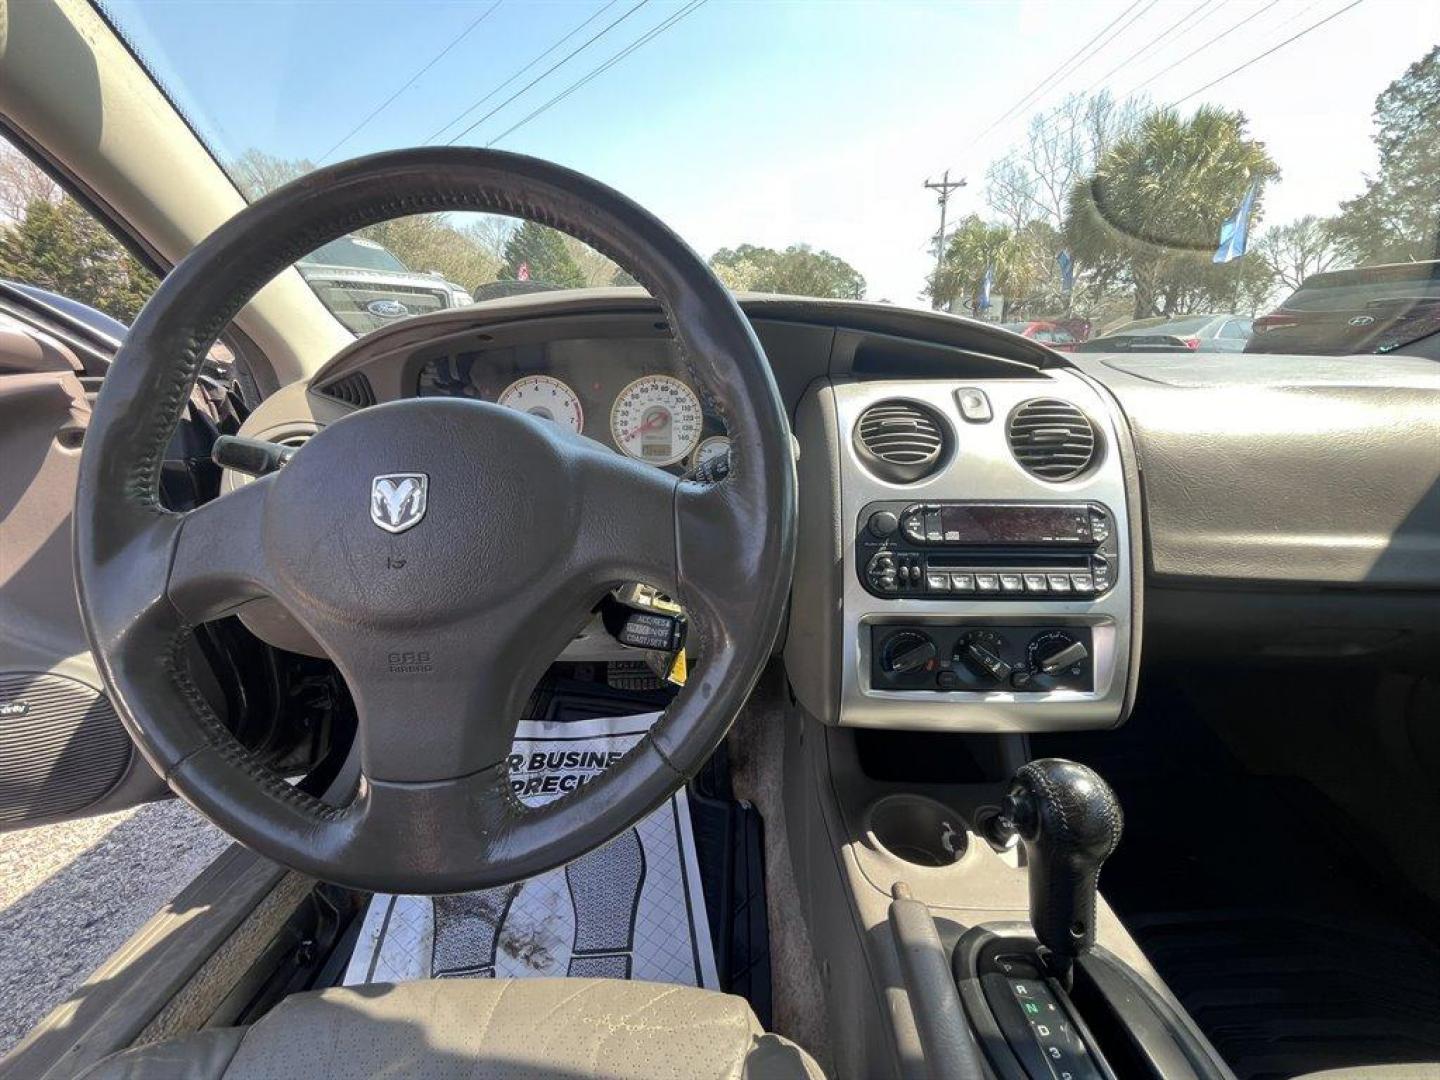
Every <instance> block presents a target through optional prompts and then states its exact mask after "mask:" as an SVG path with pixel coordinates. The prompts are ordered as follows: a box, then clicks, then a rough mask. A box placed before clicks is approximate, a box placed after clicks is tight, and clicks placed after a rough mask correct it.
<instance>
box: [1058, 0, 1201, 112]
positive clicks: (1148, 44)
mask: <svg viewBox="0 0 1440 1080" xmlns="http://www.w3.org/2000/svg"><path fill="white" fill-rule="evenodd" d="M1214 2H1215V0H1200V3H1198V4H1196V5H1195V6H1194V7H1193V8H1191V9H1190V10H1189V11H1187V12H1186V13H1185V14H1184V15H1181V16H1180V18H1178V19H1176V20H1175V21H1174V22H1173V23H1171V24H1170V25H1169V26H1168V27H1166V28H1165V29H1164V30H1162V31H1161V32H1160V33H1158V34H1156V35H1155V36H1154V37H1153V38H1151V39H1150V40H1149V41H1147V42H1145V44H1144V45H1141V46H1140V47H1139V48H1138V49H1136V50H1135V51H1134V52H1132V53H1131V54H1130V55H1129V56H1127V57H1125V59H1124V60H1121V61H1120V63H1118V64H1116V65H1115V66H1114V67H1113V68H1111V69H1110V70H1109V71H1107V72H1106V73H1105V74H1104V75H1101V76H1100V78H1098V79H1096V80H1095V81H1094V82H1092V83H1091V84H1090V85H1089V86H1087V87H1086V88H1085V89H1084V90H1081V91H1080V93H1081V95H1082V96H1084V95H1086V94H1089V93H1090V91H1092V90H1094V89H1095V88H1096V87H1097V86H1099V85H1100V84H1101V83H1103V82H1104V81H1105V80H1106V79H1108V78H1110V76H1111V75H1114V74H1115V73H1116V72H1117V71H1119V70H1120V69H1121V68H1123V67H1124V66H1125V65H1126V64H1128V63H1130V61H1132V60H1134V59H1135V58H1136V57H1137V56H1139V55H1140V54H1141V53H1143V52H1144V51H1145V50H1146V49H1153V48H1154V47H1155V46H1156V45H1158V44H1159V43H1160V42H1162V41H1164V40H1165V39H1166V38H1168V37H1169V36H1170V35H1171V34H1173V33H1174V32H1175V30H1176V29H1177V28H1178V27H1179V26H1180V24H1181V23H1185V22H1189V21H1190V20H1191V19H1193V18H1194V17H1195V15H1196V14H1197V13H1198V12H1200V11H1201V10H1202V9H1203V8H1207V7H1209V6H1210V5H1211V4H1213V3H1214ZM1222 6H1223V5H1222ZM1202 21H1203V20H1202ZM1197 25H1198V24H1197Z"/></svg>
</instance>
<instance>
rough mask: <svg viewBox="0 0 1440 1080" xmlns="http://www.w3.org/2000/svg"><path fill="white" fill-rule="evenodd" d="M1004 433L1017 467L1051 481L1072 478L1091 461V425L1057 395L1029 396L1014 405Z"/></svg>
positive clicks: (1094, 442)
mask: <svg viewBox="0 0 1440 1080" xmlns="http://www.w3.org/2000/svg"><path fill="white" fill-rule="evenodd" d="M1006 435H1007V436H1008V437H1009V439H1010V452H1011V453H1012V454H1014V455H1015V460H1016V461H1017V462H1019V463H1020V467H1021V468H1022V469H1024V470H1025V471H1026V472H1028V473H1029V474H1030V475H1031V476H1037V477H1039V478H1040V479H1041V480H1048V481H1050V482H1051V483H1060V482H1061V481H1064V480H1073V479H1074V478H1075V477H1077V476H1079V475H1080V474H1081V473H1083V472H1084V471H1085V470H1086V469H1088V468H1089V467H1090V466H1091V465H1092V464H1093V463H1094V461H1095V452H1096V447H1097V442H1098V440H1097V437H1096V434H1095V425H1094V424H1092V423H1090V418H1089V417H1087V416H1086V415H1085V414H1084V413H1083V412H1081V411H1080V410H1079V409H1077V408H1076V407H1075V406H1074V405H1072V404H1070V402H1068V401H1061V400H1059V399H1058V398H1031V399H1030V400H1029V401H1025V402H1022V403H1021V404H1019V405H1017V406H1016V407H1015V411H1014V412H1012V413H1011V414H1010V424H1009V426H1008V427H1007V428H1006Z"/></svg>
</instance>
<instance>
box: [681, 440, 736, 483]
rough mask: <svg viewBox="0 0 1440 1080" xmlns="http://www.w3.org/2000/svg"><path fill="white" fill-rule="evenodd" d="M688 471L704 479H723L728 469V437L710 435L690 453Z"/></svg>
mask: <svg viewBox="0 0 1440 1080" xmlns="http://www.w3.org/2000/svg"><path fill="white" fill-rule="evenodd" d="M690 471H691V472H693V473H696V474H698V475H700V476H701V477H702V478H703V479H706V480H723V479H724V478H725V475H726V474H727V473H728V472H729V471H730V437H729V436H728V435H711V436H710V437H709V438H708V439H706V440H705V441H704V442H702V443H701V444H700V445H699V446H697V447H696V448H695V453H693V454H691V455H690Z"/></svg>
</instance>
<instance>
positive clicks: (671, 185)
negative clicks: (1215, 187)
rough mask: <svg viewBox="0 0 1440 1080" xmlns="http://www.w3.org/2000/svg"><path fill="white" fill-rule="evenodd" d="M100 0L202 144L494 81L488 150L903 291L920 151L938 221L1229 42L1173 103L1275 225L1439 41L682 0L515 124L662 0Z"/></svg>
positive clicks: (1148, 17)
mask: <svg viewBox="0 0 1440 1080" xmlns="http://www.w3.org/2000/svg"><path fill="white" fill-rule="evenodd" d="M637 5H638V6H637ZM1351 5H1353V6H1351ZM102 6H103V7H104V8H105V9H106V11H107V12H109V14H110V15H111V17H112V18H113V19H114V21H115V22H116V23H117V24H118V25H119V26H120V27H121V29H122V31H123V32H124V33H125V34H126V35H127V37H128V38H129V39H130V41H131V43H132V45H133V46H134V48H135V49H136V50H137V51H138V52H139V53H140V55H141V56H142V58H143V59H145V61H146V62H147V64H148V65H149V66H150V68H151V70H152V71H153V72H154V73H155V74H156V76H157V78H158V79H159V80H160V81H161V83H162V84H163V85H164V86H165V87H166V89H167V90H169V91H170V92H171V94H172V96H173V97H174V98H175V100H176V101H177V102H178V103H179V104H180V106H181V108H182V110H183V111H184V112H185V113H186V114H187V116H188V117H189V119H190V120H191V122H192V123H193V124H194V125H195V126H196V128H197V130H199V131H200V133H201V135H202V137H204V138H205V139H206V141H207V142H208V143H209V144H210V146H211V148H212V150H213V151H214V152H215V153H216V154H217V156H219V157H220V158H221V159H222V160H224V159H228V158H233V157H236V156H238V155H239V154H240V153H242V152H243V151H245V150H246V149H248V148H250V147H256V148H259V149H261V150H263V151H265V152H267V153H270V154H274V155H277V156H279V157H286V158H309V159H311V160H315V161H318V162H321V163H328V162H330V161H335V160H340V159H343V158H346V157H351V156H355V155H358V154H362V153H366V152H370V151H375V150H381V149H389V148H394V147H401V146H414V145H419V144H422V143H425V142H445V141H448V140H449V139H450V138H451V137H454V136H456V135H459V134H460V133H461V132H462V131H463V130H464V129H465V128H466V127H467V126H468V125H469V124H470V123H471V122H472V121H474V120H479V119H481V118H483V117H485V115H486V114H487V113H490V112H491V111H492V110H494V109H495V107H496V106H499V105H502V104H504V107H503V108H501V109H499V110H498V111H496V112H495V113H494V115H493V116H490V117H489V118H488V119H485V120H484V122H483V123H481V124H479V125H478V126H476V127H475V128H474V129H473V130H471V131H469V132H468V133H466V134H464V135H463V137H461V138H460V142H462V143H466V144H473V145H482V146H483V145H486V144H487V143H489V142H491V141H492V140H495V139H496V138H497V136H503V137H501V138H499V139H498V141H497V142H496V143H495V145H497V146H498V147H500V148H502V149H506V150H513V151H518V152H521V153H527V154H534V155H537V156H540V157H545V158H550V159H552V160H555V161H559V162H561V163H563V164H565V165H568V166H571V167H573V168H577V169H579V170H581V171H583V172H586V173H589V174H590V175H592V176H595V177H597V178H598V179H600V180H603V181H605V182H606V183H609V184H611V185H612V186H614V187H616V188H618V189H620V190H621V191H623V192H625V193H626V194H627V195H629V196H631V197H632V198H634V199H636V200H637V201H639V202H640V203H642V204H643V205H645V206H646V207H648V208H649V209H650V210H651V211H653V212H654V213H656V214H658V215H659V216H660V217H661V218H662V219H664V220H665V221H666V222H667V223H669V224H670V225H671V227H673V228H674V229H675V230H676V231H677V232H679V233H680V235H681V236H682V237H684V238H685V239H686V240H687V241H688V242H689V243H690V244H691V245H692V246H693V247H694V248H696V249H697V250H698V251H699V252H701V254H703V255H706V256H708V255H710V254H711V253H713V252H714V251H715V250H716V249H717V248H720V247H730V246H735V245H737V244H741V243H752V244H761V245H765V246H770V247H777V248H782V247H786V246H788V245H790V244H795V243H806V244H810V245H812V246H814V247H816V248H823V249H825V250H828V251H831V252H834V253H835V254H836V255H839V256H840V257H841V258H843V259H845V260H846V261H847V262H849V263H851V264H852V265H853V266H855V267H856V269H858V270H859V271H860V273H862V274H863V275H864V276H865V278H866V280H867V282H868V289H867V296H868V297H869V298H871V299H888V300H892V301H894V302H896V303H903V304H913V303H916V302H917V298H918V296H919V293H920V291H921V289H922V288H923V287H924V283H925V277H926V274H927V273H928V272H929V270H930V269H931V267H932V265H933V254H932V253H931V249H930V238H931V237H932V236H933V235H934V233H935V231H936V228H937V226H938V224H939V217H938V215H939V209H938V207H937V205H936V201H935V196H934V193H933V192H931V191H927V190H926V189H925V188H923V187H922V184H923V182H924V181H925V180H927V179H939V177H940V175H941V173H942V172H944V171H945V170H946V169H949V170H950V173H951V177H952V178H954V177H957V176H958V177H965V178H968V181H969V183H968V186H967V187H965V188H962V189H960V190H959V191H957V192H956V193H955V195H954V196H953V197H952V198H951V200H950V209H949V213H950V216H951V220H952V221H953V220H954V219H955V218H956V216H959V215H963V214H965V213H968V212H971V211H978V212H981V213H983V212H984V211H985V207H984V180H983V177H984V172H985V168H986V166H987V164H988V163H989V162H990V161H992V160H993V159H994V158H996V157H998V156H1000V155H1002V154H1003V153H1004V152H1005V151H1006V150H1007V149H1008V148H1010V147H1011V146H1014V145H1016V144H1017V143H1018V142H1020V140H1021V139H1022V138H1023V136H1024V133H1025V129H1026V126H1027V124H1028V123H1029V121H1030V118H1031V116H1032V115H1034V114H1035V113H1036V112H1037V111H1044V110H1045V109H1046V108H1048V107H1051V106H1053V105H1054V104H1056V103H1058V102H1059V101H1060V100H1061V99H1063V98H1064V97H1065V96H1066V95H1067V94H1070V93H1075V92H1080V91H1086V90H1090V89H1092V87H1093V88H1094V89H1100V88H1102V87H1103V88H1107V89H1109V90H1110V91H1111V92H1112V93H1114V94H1115V95H1116V96H1119V97H1125V96H1126V95H1127V94H1129V93H1130V92H1131V91H1132V90H1134V89H1135V88H1136V87H1139V86H1141V84H1145V85H1144V86H1143V90H1142V92H1143V93H1144V94H1147V95H1149V96H1150V97H1151V100H1152V101H1153V102H1155V103H1157V104H1169V103H1172V102H1176V101H1179V99H1181V98H1184V97H1186V96H1187V95H1189V94H1191V93H1192V92H1193V91H1196V90H1198V89H1200V88H1201V87H1203V86H1205V84H1207V83H1209V82H1211V81H1212V80H1214V79H1217V78H1219V77H1220V76H1223V75H1225V74H1226V73H1227V72H1230V71H1231V70H1232V69H1234V68H1237V67H1239V66H1241V65H1242V64H1245V63H1246V62H1247V61H1252V60H1253V61H1254V62H1253V63H1251V64H1249V66H1247V67H1245V69H1244V70H1243V71H1240V72H1239V73H1238V74H1235V75H1233V76H1231V77H1229V78H1226V79H1224V80H1223V81H1221V82H1219V83H1217V84H1216V85H1215V86H1213V87H1212V88H1210V89H1208V90H1205V91H1204V92H1203V93H1202V94H1199V95H1197V96H1194V97H1190V98H1189V99H1188V100H1187V101H1184V102H1183V103H1182V104H1180V106H1179V107H1180V108H1181V109H1182V110H1183V111H1187V112H1188V111H1190V110H1192V109H1193V108H1194V107H1195V106H1197V105H1199V104H1201V103H1210V104H1217V105H1222V106H1225V107H1227V108H1234V109H1241V110H1243V111H1244V113H1245V114H1246V116H1247V117H1248V118H1249V124H1250V126H1249V131H1250V134H1251V135H1252V136H1253V137H1255V138H1259V139H1261V140H1263V141H1264V142H1265V144H1266V146H1267V148H1268V149H1269V152H1270V154H1271V156H1272V157H1273V158H1274V159H1275V160H1276V161H1277V163H1278V164H1279V166H1280V169H1281V172H1282V177H1281V179H1280V181H1279V182H1277V183H1275V184H1273V185H1271V187H1270V188H1269V189H1268V190H1267V191H1266V194H1265V219H1266V220H1265V223H1266V224H1277V223H1283V222H1286V221H1289V220H1292V219H1293V218H1296V217H1299V216H1301V215H1303V214H1308V213H1315V214H1328V213H1333V212H1334V211H1335V210H1336V208H1337V205H1338V203H1339V201H1340V200H1342V199H1345V198H1348V197H1352V196H1354V195H1356V194H1358V193H1359V192H1360V191H1361V190H1362V188H1363V183H1364V176H1365V174H1366V173H1367V172H1373V170H1374V167H1375V164H1376V155H1375V150H1374V144H1373V141H1372V138H1371V136H1372V132H1373V122H1372V111H1373V108H1374V101H1375V97H1376V95H1377V94H1379V93H1380V92H1381V91H1382V90H1383V89H1384V88H1385V87H1386V86H1387V85H1388V84H1389V83H1390V82H1391V81H1392V80H1393V79H1395V78H1396V77H1398V76H1399V75H1401V74H1402V73H1403V72H1404V70H1405V68H1406V67H1407V66H1408V65H1410V64H1411V63H1413V62H1414V61H1416V60H1418V59H1419V58H1420V57H1421V56H1423V55H1424V54H1425V52H1426V51H1428V50H1429V48H1430V47H1431V46H1432V45H1434V44H1435V43H1437V42H1440V3H1435V2H1433V0H1430V2H1411V0H1359V2H1358V3H1356V2H1355V0H1133V2H1132V0H1095V2H1091V3H1085V2H1080V0H1055V2H1048V0H1018V2H1015V3H1002V2H999V0H950V2H900V0H895V2H890V3H880V2H860V0H854V2H840V0H834V2H824V3H822V2H805V0H790V2H779V0H707V2H705V3H703V4H701V5H700V6H698V7H695V8H693V9H692V10H689V11H688V13H687V14H685V15H684V16H683V17H682V18H680V19H679V20H678V21H675V22H673V24H672V25H670V26H669V27H668V28H666V29H663V30H661V31H660V32H659V33H658V34H656V35H655V36H654V37H653V38H652V39H650V40H648V41H646V42H645V43H644V44H641V45H639V46H638V47H636V48H635V49H633V51H630V52H629V53H628V54H626V55H624V56H622V57H621V58H620V59H618V60H616V62H615V63H614V64H613V65H611V66H610V67H608V68H607V69H606V70H604V71H601V72H600V73H599V74H596V75H595V76H594V77H593V78H591V79H589V81H587V82H585V83H584V84H583V85H581V86H579V87H578V88H577V89H575V90H574V91H573V92H571V93H570V94H569V95H568V96H567V97H565V98H563V100H560V101H558V102H556V103H555V104H553V105H551V106H550V107H549V108H546V109H544V111H542V112H540V113H539V114H538V115H535V116H534V117H533V118H530V119H528V120H527V119H526V118H527V117H528V116H530V114H531V113H532V112H534V111H535V110H537V109H539V108H540V107H542V106H545V105H546V104H547V102H550V101H551V100H552V99H554V98H555V97H556V96H557V95H559V94H560V93H561V92H563V91H565V90H566V89H567V88H569V87H571V86H572V85H573V84H575V83H576V82H577V81H579V80H581V79H584V78H585V77H586V76H588V75H590V74H591V73H592V72H594V71H596V69H597V68H599V67H600V66H601V65H603V64H605V63H606V62H607V61H609V60H611V59H612V58H613V57H616V56H617V54H620V53H622V51H624V50H626V49H627V48H628V47H629V46H631V45H632V44H634V43H635V42H637V41H638V40H640V39H641V38H642V37H644V36H645V35H646V34H647V33H649V32H650V31H652V30H655V29H656V28H658V27H661V26H662V25H663V24H665V23H666V21H667V20H670V19H671V18H672V17H674V16H676V15H677V14H680V13H681V12H682V11H684V10H685V9H686V7H687V5H686V4H685V3H682V2H680V0H614V2H613V3H610V4H608V5H607V4H606V2H605V0H585V2H577V0H551V2H544V3H536V2H527V0H500V2H499V4H498V5H497V4H495V0H473V2H470V0H437V2H410V3H398V2H397V3H379V2H364V0H354V2H352V0H333V2H330V0H301V2H284V0H267V2H259V3H255V2H241V0H108V2H106V3H104V4H103V5H102ZM1347 7H1348V8H1349V10H1344V9H1346V8H1347ZM1336 13H1338V14H1336ZM1332 14H1334V15H1335V17H1334V18H1333V19H1331V20H1330V21H1329V22H1326V23H1324V25H1322V26H1319V27H1318V28H1316V29H1314V30H1313V31H1311V32H1309V33H1306V34H1305V35H1304V36H1302V37H1300V38H1299V39H1297V40H1295V41H1294V42H1292V43H1290V44H1288V45H1285V46H1283V47H1282V48H1280V49H1279V50H1278V51H1276V52H1274V53H1273V54H1271V55H1269V56H1264V57H1261V54H1262V53H1265V52H1266V51H1267V50H1268V49H1270V48H1271V47H1272V46H1275V45H1278V44H1280V43H1281V42H1283V41H1284V40H1285V39H1286V38H1288V37H1290V36H1291V35H1293V34H1296V33H1299V32H1300V31H1303V30H1305V29H1306V28H1307V27H1309V26H1311V25H1312V24H1315V23H1317V22H1319V21H1320V20H1322V19H1325V18H1326V17H1327V16H1330V15H1332ZM477 19H478V20H479V22H478V23H477V22H476V20H477ZM1182 19H1184V20H1186V21H1185V22H1183V23H1182V24H1181V26H1180V29H1179V30H1178V31H1176V32H1175V33H1173V34H1171V35H1170V36H1169V37H1168V38H1162V37H1161V35H1162V33H1163V32H1164V31H1165V30H1166V29H1167V28H1169V27H1171V26H1173V25H1174V24H1176V23H1177V21H1179V20H1182ZM587 20H589V21H588V22H587ZM617 20H618V22H617ZM1242 21H1243V25H1240V24H1241V23H1242ZM582 24H584V25H583V28H582V29H579V30H578V32H574V33H573V34H572V32H573V31H576V30H577V27H581V26H582ZM612 24H613V25H612ZM607 27H608V29H607ZM1107 27H1108V29H1107ZM1231 27H1236V29H1234V30H1233V31H1232V32H1230V33H1229V34H1228V35H1227V36H1225V37H1224V38H1223V39H1222V40H1220V41H1218V42H1216V43H1215V44H1214V45H1213V46H1210V47H1208V48H1204V49H1201V50H1200V51H1199V52H1197V53H1195V55H1193V56H1189V57H1188V58H1187V54H1190V53H1192V52H1194V51H1195V50H1196V49H1197V47H1199V46H1202V45H1204V44H1205V42H1207V41H1208V40H1209V39H1211V38H1212V37H1214V36H1216V35H1217V34H1220V33H1222V32H1224V31H1226V30H1229V29H1230V28H1231ZM602 30H603V31H605V32H604V33H603V34H600V35H599V36H598V37H597V38H596V40H594V41H593V43H591V44H589V45H588V46H587V47H586V48H584V49H583V50H582V51H580V52H578V53H577V54H576V55H574V56H573V57H572V58H570V59H568V60H566V61H565V62H564V63H563V64H561V65H560V66H559V67H558V68H557V69H556V70H554V71H553V72H550V73H549V74H548V75H545V77H544V78H541V79H540V80H539V81H538V82H536V84H535V85H534V86H532V87H529V88H528V89H526V87H527V84H529V83H530V82H531V81H532V80H534V79H535V78H536V77H537V76H540V75H542V74H544V73H545V72H546V71H547V69H548V68H550V67H551V66H552V65H554V64H556V63H557V62H558V61H560V60H562V59H564V58H565V57H566V55H567V54H569V53H570V52H571V51H572V50H573V49H576V48H577V47H578V46H580V45H581V44H583V43H584V42H585V41H586V39H588V38H590V37H591V36H593V35H596V34H597V33H599V32H600V31H602ZM467 31H468V32H467ZM567 34H572V36H570V37H569V38H568V39H567V40H565V41H564V43H563V44H560V45H559V46H558V47H557V48H555V49H554V50H553V51H552V52H551V53H550V54H549V55H548V56H547V57H546V58H545V59H544V60H542V61H541V62H539V63H538V64H536V65H535V66H534V67H533V68H531V69H530V70H529V71H527V72H526V73H525V74H524V75H523V76H521V77H520V78H518V79H516V80H515V81H513V82H512V83H510V85H508V86H505V87H504V89H503V90H499V91H498V92H497V89H496V88H497V87H498V86H500V85H501V84H502V83H504V82H505V80H506V79H508V78H510V77H511V76H512V75H514V73H515V72H516V71H518V70H519V69H521V68H523V67H525V65H526V64H527V63H529V62H530V61H531V60H533V59H534V58H535V57H536V56H538V55H539V54H541V53H544V52H545V50H547V49H550V48H551V47H552V46H556V44H557V42H559V41H560V40H561V39H562V38H564V37H565V35H567ZM1157 39H1158V40H1157ZM447 46H448V47H449V51H448V52H445V54H444V55H443V56H439V59H436V57H437V55H439V54H440V53H441V52H442V50H445V49H446V48H447ZM1087 46H1088V48H1087ZM1077 52H1078V53H1080V55H1079V56H1078V57H1077V56H1076V54H1077ZM1132 57H1133V59H1131V58H1132ZM1072 58H1074V59H1073V61H1072ZM432 61H433V63H432ZM1067 61H1072V62H1070V63H1069V64H1068V66H1066V62H1067ZM426 65H429V67H428V69H427V70H424V71H423V73H421V69H422V68H425V67H426ZM1112 71H1113V74H1110V73H1111V72H1112ZM417 74H418V78H415V76H416V75H417ZM1107 75H1108V76H1109V77H1108V78H1104V79H1103V80H1102V76H1107ZM412 78H413V79H414V81H413V83H412V84H411V85H409V86H408V87H407V86H406V84H407V82H409V81H410V80H411V79H412ZM402 87H404V89H403V90H402ZM1037 89H1038V91H1039V92H1038V93H1035V92H1034V91H1036V90H1037ZM521 90H524V93H521V94H519V95H518V96H517V97H516V99H515V100H514V101H513V102H509V103H508V104H505V102H506V100H507V99H508V98H510V97H511V96H512V95H514V94H516V92H517V91H521ZM397 91H400V92H399V94H398V95H396V92H397ZM487 95H491V96H490V98H489V100H485V101H483V104H481V105H480V106H479V107H478V108H476V109H474V110H473V111H471V112H470V113H469V114H468V116H465V118H464V120H463V121H461V122H459V123H452V121H455V120H456V118H457V117H460V116H462V115H464V114H465V113H466V110H467V109H470V108H471V106H474V105H475V104H476V103H477V102H481V101H482V100H483V99H485V98H486V96H487ZM392 96H394V100H393V101H390V103H389V104H388V105H385V103H386V102H387V101H389V99H391V97H392ZM382 105H385V107H384V108H380V107H381V106H382ZM377 109H379V110H380V111H379V112H378V113H377V112H376V110H377ZM372 114H374V115H373V117H372ZM521 121H524V122H523V123H521V126H519V127H517V128H515V129H514V130H513V131H508V133H507V129H510V128H512V127H513V126H514V125H516V124H517V122H521ZM997 121H999V122H998V123H997ZM357 126H359V130H358V131H355V133H354V134H353V135H350V137H349V138H348V139H347V140H346V141H345V142H344V143H343V145H341V146H339V147H338V148H336V149H335V150H334V151H333V153H331V150H332V147H335V144H336V143H337V142H339V141H340V140H341V139H342V138H344V137H345V136H347V135H348V134H349V133H351V132H352V131H353V130H354V129H355V128H356V127H357ZM327 154H329V156H328V157H327V156H323V155H327Z"/></svg>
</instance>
